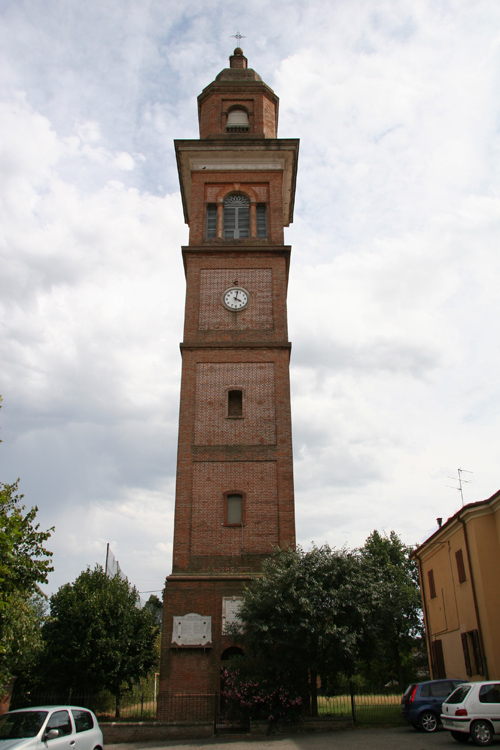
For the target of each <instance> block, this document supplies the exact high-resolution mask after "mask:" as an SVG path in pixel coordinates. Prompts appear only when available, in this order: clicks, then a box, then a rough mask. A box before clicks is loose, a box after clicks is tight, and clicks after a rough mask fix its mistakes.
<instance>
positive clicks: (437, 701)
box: [401, 679, 464, 732]
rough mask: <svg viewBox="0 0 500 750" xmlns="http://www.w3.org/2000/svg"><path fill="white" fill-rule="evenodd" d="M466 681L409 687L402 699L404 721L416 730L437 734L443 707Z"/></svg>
mask: <svg viewBox="0 0 500 750" xmlns="http://www.w3.org/2000/svg"><path fill="white" fill-rule="evenodd" d="M462 682H464V680H455V679H449V680H429V681H428V682H417V683H415V682H414V683H413V684H412V685H408V687H407V688H406V690H405V693H404V695H403V697H402V698H401V714H402V716H403V719H405V721H407V722H408V724H411V725H412V726H413V727H415V729H421V730H422V731H424V732H435V731H436V729H437V728H438V726H439V722H440V719H439V717H440V715H441V705H442V703H443V701H444V699H445V698H447V697H448V696H449V695H450V693H452V692H453V691H454V690H455V688H456V687H457V685H460V684H461V683H462Z"/></svg>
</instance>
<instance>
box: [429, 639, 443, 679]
mask: <svg viewBox="0 0 500 750" xmlns="http://www.w3.org/2000/svg"><path fill="white" fill-rule="evenodd" d="M432 661H433V665H434V675H433V677H434V679H435V680H443V679H444V678H445V677H446V669H445V666H444V655H443V642H442V641H433V642H432Z"/></svg>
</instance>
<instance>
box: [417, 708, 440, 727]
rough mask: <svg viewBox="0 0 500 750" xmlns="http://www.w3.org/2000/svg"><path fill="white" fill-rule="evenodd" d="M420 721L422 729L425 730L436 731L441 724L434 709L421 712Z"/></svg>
mask: <svg viewBox="0 0 500 750" xmlns="http://www.w3.org/2000/svg"><path fill="white" fill-rule="evenodd" d="M418 723H419V725H420V729H422V730H423V731H424V732H435V731H436V729H437V728H438V725H439V721H438V717H437V716H436V714H435V713H434V711H424V712H423V713H421V714H420V718H419V720H418Z"/></svg>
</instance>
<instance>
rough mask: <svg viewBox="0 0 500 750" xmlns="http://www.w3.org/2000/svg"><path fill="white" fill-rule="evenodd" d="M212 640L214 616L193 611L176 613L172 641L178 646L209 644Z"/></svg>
mask: <svg viewBox="0 0 500 750" xmlns="http://www.w3.org/2000/svg"><path fill="white" fill-rule="evenodd" d="M211 642H212V618H211V617H203V616H202V615H197V614H195V613H194V612H191V613H190V614H189V615H183V616H182V617H179V616H177V615H174V624H173V628H172V643H175V644H176V645H177V646H207V645H209V644H211Z"/></svg>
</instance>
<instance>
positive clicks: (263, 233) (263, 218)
mask: <svg viewBox="0 0 500 750" xmlns="http://www.w3.org/2000/svg"><path fill="white" fill-rule="evenodd" d="M257 237H267V206H266V204H265V203H257Z"/></svg>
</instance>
